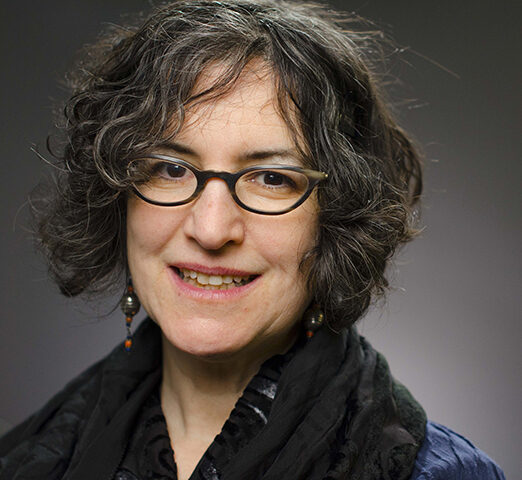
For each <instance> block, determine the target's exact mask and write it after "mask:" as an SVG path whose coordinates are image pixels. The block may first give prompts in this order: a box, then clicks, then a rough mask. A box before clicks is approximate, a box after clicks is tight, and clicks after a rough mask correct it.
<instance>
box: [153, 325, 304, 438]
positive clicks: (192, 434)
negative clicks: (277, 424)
mask: <svg viewBox="0 0 522 480" xmlns="http://www.w3.org/2000/svg"><path fill="white" fill-rule="evenodd" d="M290 333H291V335H290V337H289V338H286V339H284V341H281V343H280V344H279V345H278V346H275V348H273V349H270V350H268V349H266V348H265V349H259V352H263V354H258V355H256V354H251V355H249V358H246V355H236V356H234V357H230V358H227V359H226V360H222V361H214V360H209V359H202V358H198V357H194V356H193V355H190V354H188V353H186V352H183V351H181V350H179V349H177V348H176V347H174V346H173V345H172V344H171V343H170V342H169V341H168V340H167V339H166V338H165V336H163V337H162V347H163V377H162V383H161V403H162V408H163V411H164V414H165V418H166V421H167V426H168V429H169V434H170V435H171V439H173V440H174V443H175V438H180V437H182V438H184V439H189V438H206V439H207V440H208V443H211V442H212V440H213V439H214V437H215V436H216V435H217V434H219V432H220V431H221V428H222V427H223V424H224V423H225V421H226V419H227V418H228V417H229V416H230V412H231V411H232V409H233V408H234V405H235V403H236V402H237V400H238V399H239V397H240V396H241V394H242V392H243V390H244V389H245V387H246V386H247V385H248V383H249V382H250V380H251V379H252V377H253V376H254V375H255V374H256V373H257V371H258V370H259V368H260V366H261V364H262V363H263V362H264V361H265V360H267V359H268V358H269V357H271V356H273V355H275V354H277V353H284V352H285V351H287V350H288V348H289V347H290V346H291V345H292V343H293V341H294V340H295V332H290Z"/></svg>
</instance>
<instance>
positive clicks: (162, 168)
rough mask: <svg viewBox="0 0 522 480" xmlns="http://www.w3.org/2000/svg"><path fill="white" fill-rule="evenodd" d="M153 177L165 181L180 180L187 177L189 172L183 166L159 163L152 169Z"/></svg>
mask: <svg viewBox="0 0 522 480" xmlns="http://www.w3.org/2000/svg"><path fill="white" fill-rule="evenodd" d="M151 173H152V176H154V177H159V178H162V179H165V180H172V179H180V178H183V177H185V176H186V175H187V174H188V173H189V170H188V169H187V168H185V167H183V166H182V165H178V164H176V163H170V162H161V161H160V162H157V163H155V164H154V166H153V168H152V172H151Z"/></svg>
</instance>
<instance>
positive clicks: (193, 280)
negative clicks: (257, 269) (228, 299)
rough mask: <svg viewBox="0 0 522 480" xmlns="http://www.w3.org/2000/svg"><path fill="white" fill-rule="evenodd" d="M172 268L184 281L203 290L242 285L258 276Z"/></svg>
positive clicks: (225, 288) (223, 288)
mask: <svg viewBox="0 0 522 480" xmlns="http://www.w3.org/2000/svg"><path fill="white" fill-rule="evenodd" d="M174 270H175V271H176V273H177V274H178V276H179V277H180V278H181V279H182V280H183V282H184V283H187V284H189V285H192V286H194V287H199V288H202V289H205V290H230V289H232V288H237V287H242V286H243V285H246V284H247V283H250V282H251V281H252V280H254V279H255V278H256V277H257V276H258V275H237V274H234V275H232V274H224V275H219V274H217V273H215V272H214V273H205V272H201V271H198V270H191V269H189V268H181V267H174Z"/></svg>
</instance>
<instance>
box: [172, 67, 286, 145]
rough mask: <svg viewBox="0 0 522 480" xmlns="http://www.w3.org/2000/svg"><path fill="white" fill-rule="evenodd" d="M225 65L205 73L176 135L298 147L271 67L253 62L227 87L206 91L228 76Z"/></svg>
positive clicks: (210, 68)
mask: <svg viewBox="0 0 522 480" xmlns="http://www.w3.org/2000/svg"><path fill="white" fill-rule="evenodd" d="M226 68H227V67H226V66H225V65H223V64H215V65H212V66H209V67H207V68H206V69H205V70H204V71H203V72H202V74H201V75H200V77H199V79H198V81H197V83H196V85H195V86H194V89H193V92H192V98H194V97H196V100H195V101H193V102H191V103H189V104H188V105H187V106H186V108H185V118H184V123H183V125H182V126H181V128H180V129H179V130H178V132H177V133H176V134H175V135H174V138H175V139H176V140H178V141H183V142H187V141H188V142H190V143H192V142H194V141H196V142H203V141H204V139H206V138H207V139H209V140H212V141H215V140H216V138H219V139H225V138H226V140H227V141H228V142H230V143H233V142H235V143H236V144H238V145H239V144H241V143H246V144H248V146H249V147H250V148H252V147H256V146H259V147H261V146H264V147H266V146H269V145H270V146H273V145H272V144H274V143H276V144H278V145H276V146H281V147H285V148H289V147H290V146H292V147H293V146H295V143H296V142H295V140H294V135H293V133H292V129H291V128H289V126H288V125H287V123H286V121H285V119H284V118H283V116H282V115H281V112H280V106H279V102H278V95H277V89H276V82H275V76H274V73H273V72H272V70H271V69H270V68H269V67H268V66H267V65H266V64H265V63H263V62H261V61H252V62H250V63H249V64H248V65H247V66H246V67H245V68H244V69H243V70H242V72H241V74H240V75H239V77H238V78H237V79H236V81H235V82H234V83H233V84H231V85H230V86H229V87H228V88H227V89H226V90H224V91H220V90H219V89H218V90H216V91H212V90H211V91H210V93H207V91H208V90H209V89H212V88H213V87H214V86H215V85H216V84H219V81H220V80H221V78H222V77H223V75H226ZM198 95H201V96H200V97H198ZM267 144H269V145H267ZM279 144H280V145H279Z"/></svg>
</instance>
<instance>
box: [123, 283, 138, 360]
mask: <svg viewBox="0 0 522 480" xmlns="http://www.w3.org/2000/svg"><path fill="white" fill-rule="evenodd" d="M140 306H141V304H140V300H139V298H138V295H136V294H135V293H134V288H133V287H132V280H131V279H130V278H129V281H128V282H127V288H126V289H125V293H124V294H123V296H122V297H121V300H120V308H121V311H122V312H123V314H124V315H125V326H126V328H127V338H126V339H125V343H124V345H125V350H127V352H130V349H131V347H132V332H131V324H132V317H133V316H134V315H136V314H137V313H138V312H139V310H140Z"/></svg>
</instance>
